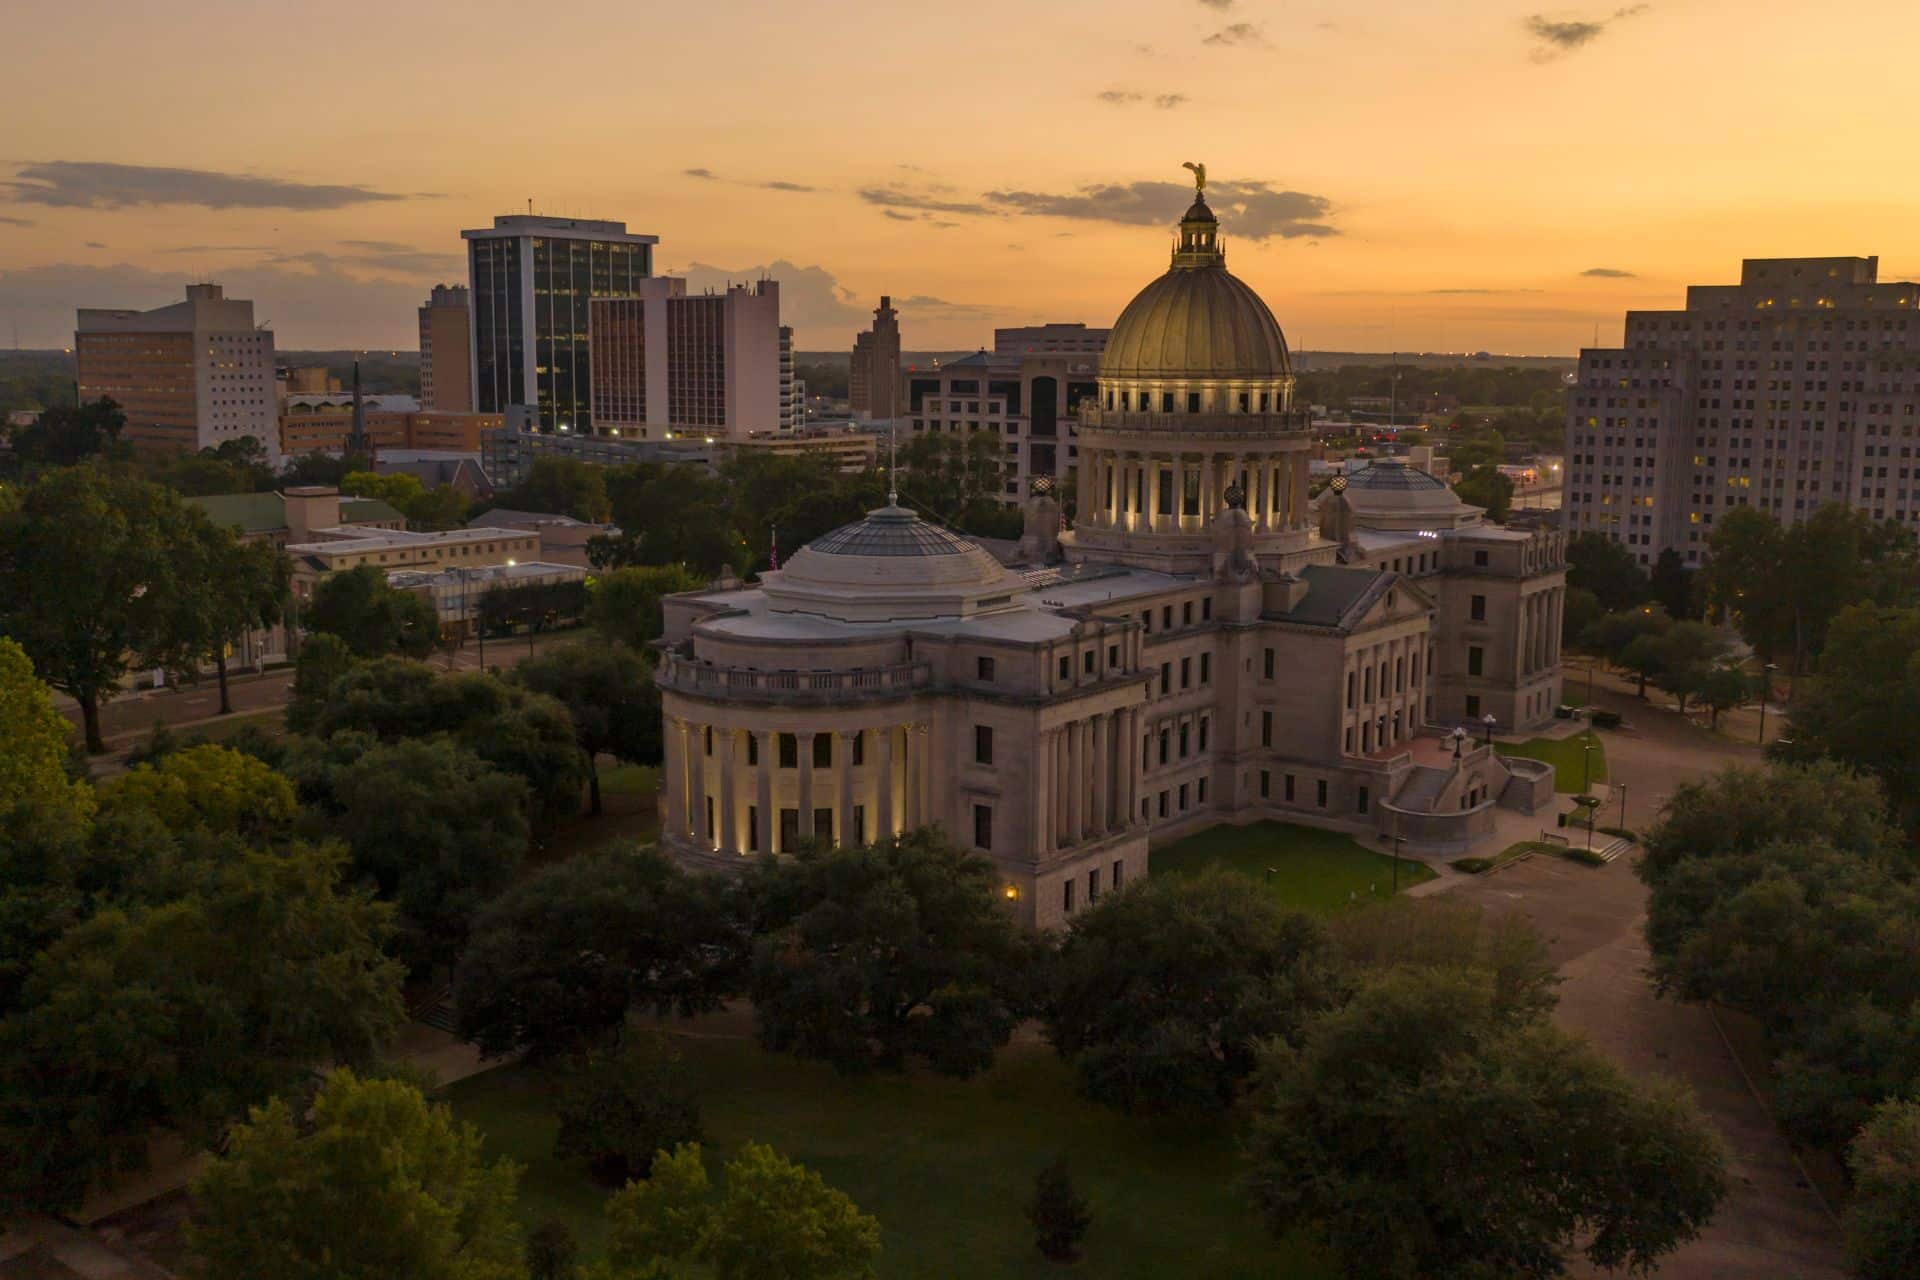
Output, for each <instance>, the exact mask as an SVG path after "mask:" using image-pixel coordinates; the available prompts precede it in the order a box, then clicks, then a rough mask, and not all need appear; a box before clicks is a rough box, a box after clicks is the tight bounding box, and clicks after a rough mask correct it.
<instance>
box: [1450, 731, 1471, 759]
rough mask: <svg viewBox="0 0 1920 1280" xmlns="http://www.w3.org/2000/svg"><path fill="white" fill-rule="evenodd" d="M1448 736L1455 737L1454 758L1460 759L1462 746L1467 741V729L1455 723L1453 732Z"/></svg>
mask: <svg viewBox="0 0 1920 1280" xmlns="http://www.w3.org/2000/svg"><path fill="white" fill-rule="evenodd" d="M1447 736H1448V737H1449V738H1452V739H1453V758H1454V759H1455V760H1458V759H1459V758H1460V748H1461V747H1462V746H1464V745H1465V744H1466V741H1467V731H1466V730H1465V729H1464V728H1462V727H1460V726H1459V725H1455V726H1454V728H1453V732H1452V733H1450V734H1448V735H1447Z"/></svg>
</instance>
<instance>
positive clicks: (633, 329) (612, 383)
mask: <svg viewBox="0 0 1920 1280" xmlns="http://www.w3.org/2000/svg"><path fill="white" fill-rule="evenodd" d="M636 293H637V294H638V296H637V297H632V298H595V299H594V300H593V302H592V305H591V316H592V322H591V329H592V344H591V345H592V351H593V421H594V427H595V429H596V430H597V431H598V432H600V434H602V435H617V436H622V437H632V438H635V439H641V440H664V439H668V438H670V437H675V436H683V435H693V436H699V437H701V438H703V439H704V438H706V437H713V438H714V439H716V440H718V439H728V440H744V439H746V438H747V437H748V436H760V435H770V434H772V433H774V432H777V431H779V430H781V429H782V428H783V427H784V426H785V425H786V421H787V418H786V406H785V405H784V403H783V401H782V398H781V397H782V390H783V388H782V377H783V354H782V353H783V352H784V351H785V350H787V347H786V346H785V343H786V339H785V338H783V336H782V333H783V331H782V329H781V325H780V285H779V283H778V282H777V281H774V280H759V281H756V282H754V283H753V284H750V285H729V286H728V287H727V288H726V289H725V290H724V291H722V292H715V291H712V290H709V291H706V292H703V293H688V292H687V282H686V281H685V280H682V279H680V278H678V277H676V276H659V277H656V278H654V279H652V280H645V281H642V282H641V284H640V287H639V288H638V289H637V290H636ZM786 367H787V368H790V365H788V366H786Z"/></svg>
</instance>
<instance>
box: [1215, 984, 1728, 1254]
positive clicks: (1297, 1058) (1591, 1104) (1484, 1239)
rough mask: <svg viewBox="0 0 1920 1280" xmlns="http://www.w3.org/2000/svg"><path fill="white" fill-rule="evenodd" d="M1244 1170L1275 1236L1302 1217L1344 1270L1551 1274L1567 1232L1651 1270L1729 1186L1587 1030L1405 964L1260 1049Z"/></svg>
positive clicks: (1689, 1125)
mask: <svg viewBox="0 0 1920 1280" xmlns="http://www.w3.org/2000/svg"><path fill="white" fill-rule="evenodd" d="M1250 1128H1251V1132H1250V1135H1249V1137H1248V1140H1247V1149H1248V1153H1249V1158H1250V1160H1251V1164H1252V1173H1251V1175H1250V1177H1249V1181H1248V1185H1249V1187H1250V1189H1251V1191H1252V1194H1253V1198H1254V1200H1255V1202H1256V1203H1257V1204H1258V1205H1259V1207H1260V1209H1261V1210H1262V1212H1263V1213H1264V1214H1265V1215H1266V1218H1267V1222H1268V1225H1269V1227H1270V1228H1271V1229H1272V1231H1273V1232H1274V1233H1275V1234H1276V1235H1286V1234H1288V1233H1291V1232H1293V1231H1295V1230H1299V1229H1303V1228H1304V1229H1309V1230H1313V1231H1316V1232H1317V1233H1319V1234H1320V1235H1321V1236H1322V1237H1323V1238H1324V1240H1325V1241H1326V1244H1327V1246H1328V1247H1329V1250H1330V1252H1331V1253H1332V1255H1333V1257H1334V1259H1335V1260H1336V1262H1337V1264H1338V1266H1339V1269H1340V1272H1341V1274H1343V1275H1346V1276H1352V1277H1356V1278H1359V1277H1367V1278H1371V1277H1376V1276H1414V1275H1419V1276H1457V1277H1467V1278H1470V1277H1486V1280H1494V1278H1496V1277H1499V1278H1501V1280H1505V1278H1506V1277H1536V1276H1537V1277H1548V1276H1557V1275H1560V1274H1562V1272H1563V1270H1564V1261H1563V1259H1564V1256H1565V1255H1566V1254H1568V1253H1570V1252H1573V1251H1575V1250H1578V1252H1580V1253H1581V1254H1583V1255H1585V1257H1586V1258H1587V1259H1588V1260H1589V1261H1590V1262H1591V1263H1593V1264H1594V1265H1595V1266H1598V1267H1622V1266H1624V1267H1628V1268H1630V1269H1634V1270H1642V1269H1647V1268H1650V1267H1651V1266H1652V1264H1653V1263H1654V1262H1655V1260H1656V1259H1658V1258H1659V1257H1660V1256H1661V1255H1663V1254H1665V1253H1667V1252H1669V1251H1671V1250H1672V1249H1674V1248H1675V1247H1677V1246H1678V1245H1680V1244H1682V1243H1684V1242H1685V1241H1687V1240H1689V1239H1691V1238H1693V1237H1694V1236H1695V1235H1697V1234H1699V1232H1700V1229H1701V1228H1702V1227H1704V1226H1705V1225H1706V1223H1707V1222H1708V1220H1709V1219H1711V1217H1712V1215H1713V1211H1714V1209H1715V1207H1716V1206H1717V1205H1718V1204H1719V1202H1720V1200H1721V1198H1722V1196H1723V1195H1724V1194H1725V1191H1726V1172H1725V1165H1726V1157H1725V1154H1724V1152H1723V1151H1722V1149H1721V1147H1720V1143H1719V1140H1718V1138H1717V1136H1716V1135H1715V1134H1714V1132H1713V1130H1712V1129H1711V1127H1709V1126H1708V1125H1707V1124H1706V1123H1705V1121H1704V1120H1702V1118H1701V1117H1700V1115H1699V1114H1698V1112H1697V1111H1696V1110H1695V1109H1694V1107H1693V1105H1692V1103H1691V1102H1690V1100H1689V1099H1687V1098H1686V1096H1685V1095H1684V1094H1682V1093H1681V1092H1680V1091H1679V1090H1678V1089H1677V1088H1674V1087H1672V1086H1666V1085H1657V1086H1638V1085H1636V1084H1635V1083H1634V1082H1632V1081H1631V1080H1629V1079H1628V1078H1627V1077H1626V1076H1624V1075H1623V1074H1622V1073H1621V1072H1620V1071H1619V1069H1618V1068H1616V1067H1614V1066H1613V1065H1612V1064H1611V1063H1609V1062H1608V1061H1607V1060H1606V1059H1605V1058H1603V1057H1602V1056H1601V1055H1600V1054H1599V1053H1598V1052H1597V1051H1595V1050H1594V1049H1593V1048H1592V1047H1591V1046H1590V1045H1588V1044H1587V1043H1586V1042H1585V1041H1582V1040H1577V1039H1575V1038H1573V1037H1572V1036H1569V1035H1567V1034H1566V1033H1565V1032H1562V1031H1560V1030H1558V1029H1556V1028H1555V1027H1553V1026H1552V1025H1551V1024H1549V1023H1547V1022H1544V1021H1530V1022H1525V1023H1521V1024H1519V1025H1515V1024H1513V1023H1512V1022H1510V1021H1507V1020H1504V1019H1502V1018H1501V1017H1499V1016H1498V1015H1497V1014H1496V1013H1495V1011H1494V1008H1493V1001H1492V996H1491V992H1490V990H1489V988H1488V986H1487V984H1486V983H1485V981H1484V979H1483V978H1481V977H1479V976H1477V975H1472V974H1467V973H1461V972H1458V971H1449V970H1432V971H1427V972H1418V971H1414V970H1404V969H1403V970H1399V971H1396V972H1392V973H1387V974H1383V975H1380V976H1377V977H1375V978H1372V979H1370V980H1369V981H1367V982H1366V983H1365V984H1364V985H1363V986H1362V987H1361V989H1360V991H1359V993H1358V994H1357V995H1356V996H1355V997H1354V999H1353V1000H1352V1002H1350V1003H1349V1004H1347V1005H1345V1006H1343V1007H1341V1008H1339V1009H1336V1010H1333V1011H1331V1012H1328V1013H1326V1014H1323V1015H1321V1017H1320V1018H1319V1019H1317V1020H1316V1021H1315V1022H1314V1023H1313V1024H1312V1026H1311V1027H1310V1028H1309V1029H1308V1031H1307V1034H1306V1037H1305V1041H1304V1043H1303V1044H1302V1046H1301V1047H1299V1048H1297V1049H1296V1048H1293V1047H1290V1046H1288V1045H1286V1044H1285V1043H1284V1042H1274V1043H1273V1044H1272V1045H1271V1046H1270V1047H1269V1048H1268V1049H1267V1050H1266V1052H1265V1054H1264V1055H1263V1062H1262V1074H1261V1088H1260V1091H1259V1093H1258V1094H1257V1095H1256V1096H1255V1098H1254V1100H1253V1104H1252V1111H1251V1125H1250Z"/></svg>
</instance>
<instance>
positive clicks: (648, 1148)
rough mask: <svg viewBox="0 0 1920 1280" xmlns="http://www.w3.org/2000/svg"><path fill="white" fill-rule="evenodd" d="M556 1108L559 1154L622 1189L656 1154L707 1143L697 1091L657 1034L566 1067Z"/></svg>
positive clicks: (556, 1153)
mask: <svg viewBox="0 0 1920 1280" xmlns="http://www.w3.org/2000/svg"><path fill="white" fill-rule="evenodd" d="M555 1110H556V1111H557V1112H558V1114H559V1118H560V1132H559V1134H558V1135H557V1136H556V1137H555V1138H554V1143H553V1154H554V1156H555V1157H556V1158H557V1159H560V1160H566V1161H570V1162H576V1163H579V1164H584V1165H586V1166H587V1169H588V1170H589V1171H590V1172H591V1173H592V1174H593V1176H594V1177H595V1178H596V1179H598V1180H599V1181H601V1182H604V1183H608V1184H610V1185H612V1186H616V1187H619V1186H625V1185H626V1184H627V1183H628V1182H629V1181H631V1180H633V1179H635V1178H644V1177H646V1176H647V1175H648V1174H649V1173H651V1172H652V1170H653V1160H654V1156H655V1155H656V1154H658V1153H661V1152H667V1151H672V1150H674V1149H675V1148H676V1147H679V1146H681V1145H682V1144H685V1143H690V1142H691V1143H697V1142H699V1141H700V1140H701V1131H700V1098H699V1095H698V1094H697V1093H695V1092H694V1090H693V1088H692V1086H691V1084H690V1082H689V1081H688V1080H687V1077H686V1072H685V1069H684V1068H683V1067H682V1066H681V1065H680V1055H679V1053H678V1052H677V1051H675V1050H674V1048H673V1047H672V1046H671V1045H670V1044H668V1043H667V1040H666V1037H664V1036H662V1035H659V1034H658V1033H656V1034H654V1035H652V1036H650V1037H647V1038H646V1039H644V1040H642V1041H641V1042H640V1043H638V1044H628V1045H624V1046H622V1047H621V1048H620V1049H618V1050H615V1051H611V1052H589V1053H587V1054H586V1055H584V1056H583V1057H582V1058H581V1059H580V1060H579V1061H578V1062H577V1063H575V1064H574V1065H573V1067H572V1069H571V1070H570V1071H568V1073H567V1077H566V1080H565V1082H564V1084H563V1085H562V1086H561V1090H560V1101H559V1104H558V1106H557V1107H556V1108H555Z"/></svg>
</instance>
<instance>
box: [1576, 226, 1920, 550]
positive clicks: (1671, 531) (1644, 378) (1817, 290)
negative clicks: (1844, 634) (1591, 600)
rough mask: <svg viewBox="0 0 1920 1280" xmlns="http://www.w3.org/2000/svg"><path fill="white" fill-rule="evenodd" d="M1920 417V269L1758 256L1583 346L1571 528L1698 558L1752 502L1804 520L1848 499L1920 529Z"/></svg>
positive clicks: (1784, 518)
mask: <svg viewBox="0 0 1920 1280" xmlns="http://www.w3.org/2000/svg"><path fill="white" fill-rule="evenodd" d="M1916 430H1920V284H1916V283H1911V282H1894V281H1882V280H1881V279H1880V278H1879V259H1878V258H1749V259H1747V260H1746V261H1745V262H1743V263H1742V264H1741V269H1740V283H1739V284H1737V285H1694V286H1692V287H1691V288H1689V289H1688V290H1687V305H1686V309H1685V310H1681V311H1629V312H1628V313H1627V319H1626V336H1625V345H1624V346H1621V347H1604V348H1603V347H1594V348H1589V349H1587V350H1584V351H1582V352H1581V353H1580V372H1579V378H1578V382H1577V384H1576V385H1575V386H1574V387H1573V388H1572V390H1571V391H1570V393H1569V395H1568V397H1567V445H1566V494H1565V503H1564V506H1565V511H1566V516H1565V527H1566V529H1567V530H1568V531H1569V532H1570V533H1600V534H1604V535H1606V536H1607V537H1609V538H1612V539H1613V540H1614V541H1616V542H1620V543H1623V544H1625V545H1626V546H1627V547H1628V548H1629V549H1630V550H1632V551H1633V553H1634V555H1635V558H1636V559H1638V560H1639V562H1640V563H1641V564H1643V565H1651V564H1653V563H1654V562H1655V561H1656V560H1658V559H1659V557H1660V553H1661V551H1663V550H1665V549H1666V548H1668V547H1672V548H1674V549H1675V550H1677V551H1678V552H1679V553H1680V554H1681V556H1682V557H1683V559H1684V562H1685V563H1686V564H1687V565H1689V566H1696V567H1697V566H1698V565H1699V564H1700V562H1701V561H1702V560H1703V559H1704V558H1705V556H1706V551H1707V543H1708V540H1709V539H1710V538H1712V536H1713V529H1714V522H1715V520H1716V519H1719V518H1721V517H1724V516H1725V515H1726V513H1727V512H1728V511H1730V510H1732V509H1733V508H1735V507H1743V506H1753V507H1758V508H1760V509H1761V510H1763V511H1766V512H1768V513H1769V514H1771V515H1773V516H1775V517H1776V518H1778V519H1779V520H1780V521H1781V522H1782V523H1784V524H1792V523H1794V522H1795V521H1798V520H1801V519H1804V518H1805V517H1806V516H1807V515H1808V514H1810V513H1811V512H1813V511H1815V510H1817V509H1819V508H1820V507H1821V506H1824V505H1825V504H1827V503H1830V502H1845V503H1849V504H1851V505H1852V506H1854V507H1856V508H1858V509H1859V510H1861V511H1863V512H1865V513H1866V514H1867V515H1869V516H1871V517H1873V518H1874V519H1876V520H1881V519H1886V520H1898V521H1901V522H1903V523H1905V524H1906V525H1907V527H1908V528H1910V529H1920V440H1916V438H1915V435H1916Z"/></svg>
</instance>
